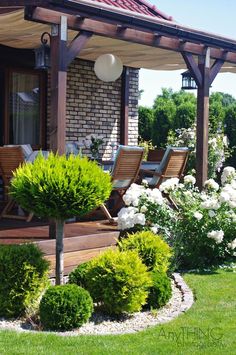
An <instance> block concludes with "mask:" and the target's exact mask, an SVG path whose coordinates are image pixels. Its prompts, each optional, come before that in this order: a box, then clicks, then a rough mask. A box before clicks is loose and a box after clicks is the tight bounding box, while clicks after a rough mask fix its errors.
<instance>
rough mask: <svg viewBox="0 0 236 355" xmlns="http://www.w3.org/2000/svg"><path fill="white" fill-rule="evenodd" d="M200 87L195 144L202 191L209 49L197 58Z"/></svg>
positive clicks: (206, 161) (206, 157)
mask: <svg viewBox="0 0 236 355" xmlns="http://www.w3.org/2000/svg"><path fill="white" fill-rule="evenodd" d="M198 67H199V70H200V72H201V75H202V85H200V86H198V93H197V144H196V170H197V172H196V183H197V186H198V187H199V188H200V189H202V187H203V186H204V183H205V181H206V180H207V176H208V121H209V88H210V49H209V48H208V49H207V51H206V55H205V56H204V57H200V58H199V64H198Z"/></svg>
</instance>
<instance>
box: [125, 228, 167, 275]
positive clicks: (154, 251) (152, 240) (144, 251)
mask: <svg viewBox="0 0 236 355" xmlns="http://www.w3.org/2000/svg"><path fill="white" fill-rule="evenodd" d="M119 248H120V250H136V251H137V252H138V254H139V256H140V258H141V259H142V261H143V263H144V264H145V265H146V266H147V267H148V269H149V270H153V269H158V270H160V271H164V272H166V271H167V269H168V267H169V264H170V258H171V255H172V253H171V249H170V247H169V245H168V244H167V243H166V242H165V241H164V240H163V239H162V238H161V237H160V236H159V235H156V234H154V233H153V232H151V231H141V232H137V233H134V234H128V236H127V238H123V239H122V240H121V241H120V242H119Z"/></svg>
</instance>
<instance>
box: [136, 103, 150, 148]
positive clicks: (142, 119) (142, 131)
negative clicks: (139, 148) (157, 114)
mask: <svg viewBox="0 0 236 355" xmlns="http://www.w3.org/2000/svg"><path fill="white" fill-rule="evenodd" d="M152 125H153V110H152V109H151V108H149V107H144V106H139V109H138V134H139V136H140V137H141V138H142V139H143V140H145V141H149V140H150V139H151V133H152Z"/></svg>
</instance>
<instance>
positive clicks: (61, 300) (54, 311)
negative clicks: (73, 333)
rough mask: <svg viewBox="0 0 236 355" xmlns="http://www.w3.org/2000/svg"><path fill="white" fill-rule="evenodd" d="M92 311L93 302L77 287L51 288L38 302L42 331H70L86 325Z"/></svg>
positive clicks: (61, 286) (86, 293)
mask: <svg viewBox="0 0 236 355" xmlns="http://www.w3.org/2000/svg"><path fill="white" fill-rule="evenodd" d="M92 311H93V301H92V298H91V296H90V294H89V293H88V291H86V290H84V289H83V288H82V287H79V286H77V285H60V286H51V287H50V288H48V290H47V291H46V292H45V294H44V295H43V297H42V300H41V302H40V307H39V313H40V320H41V322H42V325H43V327H44V329H49V330H61V331H64V330H71V329H73V328H78V327H80V326H81V325H82V324H84V323H86V322H87V320H88V319H89V317H90V316H91V314H92Z"/></svg>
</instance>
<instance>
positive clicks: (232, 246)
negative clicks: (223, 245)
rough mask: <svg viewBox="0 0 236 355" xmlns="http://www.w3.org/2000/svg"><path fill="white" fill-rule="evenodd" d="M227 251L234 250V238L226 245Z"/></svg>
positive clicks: (235, 246)
mask: <svg viewBox="0 0 236 355" xmlns="http://www.w3.org/2000/svg"><path fill="white" fill-rule="evenodd" d="M227 246H228V248H229V249H232V250H234V249H235V248H236V238H235V239H234V240H233V241H232V242H231V243H228V244H227Z"/></svg>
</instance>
